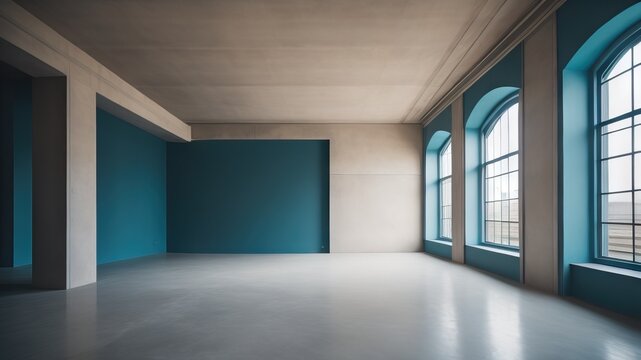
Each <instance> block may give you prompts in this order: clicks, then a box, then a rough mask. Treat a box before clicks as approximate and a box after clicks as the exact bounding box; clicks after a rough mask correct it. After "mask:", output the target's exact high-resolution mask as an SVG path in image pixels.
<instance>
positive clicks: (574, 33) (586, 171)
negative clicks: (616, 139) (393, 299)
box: [557, 0, 641, 313]
mask: <svg viewBox="0 0 641 360" xmlns="http://www.w3.org/2000/svg"><path fill="white" fill-rule="evenodd" d="M577 19H580V21H577ZM639 21H641V4H639V3H638V1H630V0H620V1H599V0H568V1H567V2H566V3H565V4H564V5H563V6H562V7H561V8H560V9H559V11H558V12H557V43H558V64H559V66H558V68H559V76H558V78H559V105H560V106H559V135H560V142H561V143H560V146H559V148H560V149H562V151H561V152H560V153H559V164H560V169H559V177H560V184H561V186H560V188H559V195H560V198H559V207H560V209H559V210H560V211H559V214H560V219H559V221H560V224H561V225H562V226H561V233H560V234H559V239H560V241H559V262H560V263H559V267H560V269H561V271H559V276H560V279H559V284H560V285H559V286H560V291H561V292H562V293H563V294H567V295H574V296H577V297H579V298H581V299H584V300H586V301H590V302H594V303H596V304H599V305H601V306H606V307H609V308H611V309H612V310H615V311H620V312H627V313H629V311H626V309H627V305H626V304H628V303H629V302H630V301H633V302H636V304H639V303H641V294H639V292H634V291H629V285H630V284H631V283H630V280H629V279H628V278H626V277H622V276H621V275H617V274H614V273H611V272H602V271H599V270H595V269H586V268H581V267H576V266H571V264H573V263H587V262H594V261H595V251H594V247H595V242H594V241H595V231H596V227H595V224H596V216H595V204H594V201H593V199H594V179H593V173H594V172H593V169H594V164H593V163H594V157H593V148H592V141H593V140H592V136H593V135H592V129H593V124H594V118H593V113H594V110H593V106H594V104H593V96H592V93H591V82H592V76H593V74H592V72H593V68H594V66H595V64H596V63H597V62H598V60H599V59H600V57H601V56H602V54H604V52H606V51H607V49H608V48H609V47H610V46H611V45H612V43H613V42H615V41H616V39H617V38H618V37H620V36H621V35H623V34H624V33H625V32H626V31H628V29H630V28H631V27H633V26H634V25H635V24H636V23H638V22H639ZM638 283H639V282H638V281H637V282H636V285H634V286H638Z"/></svg>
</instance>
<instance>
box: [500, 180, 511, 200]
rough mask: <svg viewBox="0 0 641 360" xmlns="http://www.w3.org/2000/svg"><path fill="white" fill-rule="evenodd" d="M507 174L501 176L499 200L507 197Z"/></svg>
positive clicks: (508, 186)
mask: <svg viewBox="0 0 641 360" xmlns="http://www.w3.org/2000/svg"><path fill="white" fill-rule="evenodd" d="M509 191H510V185H509V175H503V176H501V200H507V199H508V198H509Z"/></svg>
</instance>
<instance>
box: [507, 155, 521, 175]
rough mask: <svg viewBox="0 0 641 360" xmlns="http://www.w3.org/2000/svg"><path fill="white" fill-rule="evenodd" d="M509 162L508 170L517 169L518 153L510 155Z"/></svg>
mask: <svg viewBox="0 0 641 360" xmlns="http://www.w3.org/2000/svg"><path fill="white" fill-rule="evenodd" d="M509 163H510V166H509V170H510V171H514V170H518V169H519V155H518V154H516V155H512V156H510V159H509Z"/></svg>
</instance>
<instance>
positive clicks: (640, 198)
mask: <svg viewBox="0 0 641 360" xmlns="http://www.w3.org/2000/svg"><path fill="white" fill-rule="evenodd" d="M634 222H635V223H636V224H641V191H635V192H634Z"/></svg>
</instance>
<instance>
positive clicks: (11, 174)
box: [0, 64, 32, 266]
mask: <svg viewBox="0 0 641 360" xmlns="http://www.w3.org/2000/svg"><path fill="white" fill-rule="evenodd" d="M0 66H2V67H3V69H7V70H4V71H6V72H4V73H5V74H10V75H8V77H3V78H2V79H0V80H2V85H1V87H2V89H1V92H2V109H1V114H0V119H1V120H0V121H2V126H1V127H2V130H1V132H2V135H1V136H0V137H1V138H2V160H1V163H2V171H1V174H0V176H2V181H1V184H2V185H1V187H2V211H1V215H0V216H1V217H2V219H1V220H2V231H1V236H2V239H0V252H1V253H2V254H0V265H1V266H22V265H28V264H31V149H32V146H31V129H32V119H31V109H32V105H31V79H30V78H29V77H28V76H27V75H24V74H21V73H19V72H18V71H17V70H15V69H9V68H8V67H7V65H4V64H3V65H0Z"/></svg>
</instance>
